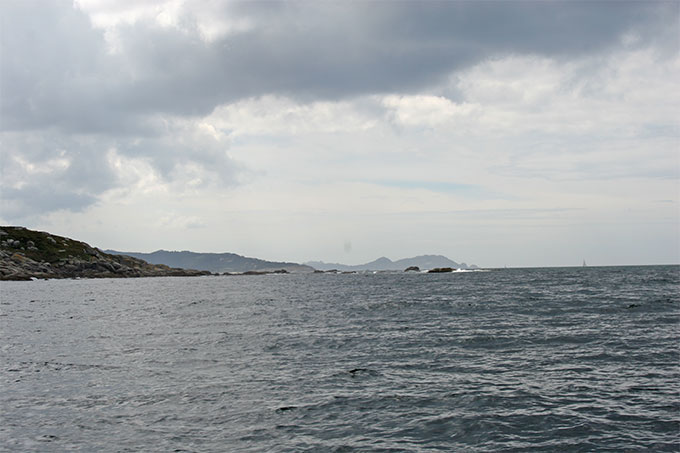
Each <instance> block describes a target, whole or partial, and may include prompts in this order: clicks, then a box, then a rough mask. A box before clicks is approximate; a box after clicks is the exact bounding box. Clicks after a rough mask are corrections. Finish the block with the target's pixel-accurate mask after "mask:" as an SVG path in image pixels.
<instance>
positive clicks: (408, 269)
mask: <svg viewBox="0 0 680 453" xmlns="http://www.w3.org/2000/svg"><path fill="white" fill-rule="evenodd" d="M404 272H420V268H419V267H418V266H409V267H407V268H406V269H404Z"/></svg>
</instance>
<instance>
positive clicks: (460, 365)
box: [0, 266, 680, 452]
mask: <svg viewBox="0 0 680 453" xmlns="http://www.w3.org/2000/svg"><path fill="white" fill-rule="evenodd" d="M0 298H1V299H0V340H1V344H0V365H1V369H0V377H1V384H0V451H7V452H15V451H18V452H47V451H49V452H52V451H57V452H59V451H69V452H70V451H85V452H139V451H145V452H150V451H158V452H317V451H318V452H354V451H358V452H359V451H360V452H387V451H389V452H431V451H432V452H434V451H454V452H455V451H461V452H499V451H512V452H524V451H560V452H562V451H574V452H581V451H583V452H585V451H588V452H590V451H612V452H638V451H639V452H643V451H644V452H649V451H652V452H663V451H675V452H677V451H680V266H639V267H634V266H631V267H574V268H532V269H495V270H486V271H477V272H454V273H448V274H427V273H403V272H399V273H397V272H395V273H375V274H373V273H362V274H305V275H295V274H289V275H261V276H245V275H244V276H221V277H218V276H209V277H168V278H139V279H92V280H87V279H83V280H39V281H30V282H2V283H0Z"/></svg>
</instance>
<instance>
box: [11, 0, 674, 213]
mask: <svg viewBox="0 0 680 453" xmlns="http://www.w3.org/2000/svg"><path fill="white" fill-rule="evenodd" d="M195 6H196V7H198V8H200V6H201V3H200V2H198V3H196V5H195ZM679 11H680V4H679V3H677V2H608V1H607V2H444V1H442V2H436V1H433V2H425V3H422V2H419V3H417V4H416V3H411V2H390V3H387V2H351V3H331V2H271V3H270V2H236V3H229V4H225V8H224V10H223V11H222V14H223V15H224V18H228V19H244V20H246V21H248V23H250V24H252V27H250V28H249V29H248V30H246V31H240V32H236V33H232V34H227V35H226V36H223V37H220V38H218V39H215V40H213V41H209V42H206V41H205V40H202V39H201V35H200V30H199V27H198V26H197V24H196V20H197V18H196V17H194V16H192V13H191V11H190V10H187V11H186V14H185V15H184V16H182V17H181V18H180V25H181V26H180V27H179V28H177V27H167V26H165V27H164V26H161V25H159V24H158V23H156V22H150V21H148V20H140V21H137V22H134V23H132V24H126V25H119V26H117V28H116V30H115V34H116V36H117V45H118V48H117V49H114V50H112V49H110V48H109V44H108V43H107V41H106V39H105V34H104V31H103V30H102V29H99V28H96V27H94V26H93V25H92V24H91V22H90V20H89V18H88V17H87V15H86V14H85V13H84V12H82V11H80V10H78V9H77V8H75V7H74V6H73V4H72V2H70V1H67V0H63V1H60V0H55V1H47V2H43V1H3V2H1V3H0V17H2V27H0V33H1V39H0V62H2V64H1V65H0V93H2V96H0V120H1V121H0V129H1V130H3V131H5V132H4V133H3V152H2V161H1V165H2V167H1V168H0V171H1V172H2V176H3V181H2V183H0V184H2V186H1V187H2V198H3V200H4V201H3V203H4V204H3V206H4V207H3V212H2V214H3V215H5V216H9V217H12V216H17V215H20V214H21V215H23V214H25V213H28V212H45V211H49V210H56V209H72V210H78V209H83V208H84V207H86V206H88V205H89V204H91V203H94V202H95V201H96V200H97V199H98V197H99V196H101V194H102V193H104V192H105V191H107V190H109V189H111V188H113V187H116V186H117V185H118V184H120V181H119V179H118V178H117V176H116V173H115V171H113V169H112V168H110V166H109V161H108V160H107V158H106V150H107V149H110V148H115V149H116V150H117V151H118V152H119V153H120V154H121V155H123V156H126V157H135V158H141V159H144V160H145V161H146V162H148V163H149V164H150V165H151V166H152V167H153V168H154V169H155V170H156V171H157V172H158V173H159V175H161V177H162V178H164V179H165V180H168V181H172V180H175V179H181V177H182V176H181V173H182V172H183V169H185V168H186V167H187V166H191V165H193V166H195V167H198V168H199V169H200V170H201V171H202V172H203V176H204V177H205V178H208V179H209V180H210V181H209V183H211V184H213V183H218V184H222V185H226V186H229V185H232V184H234V183H235V181H236V180H237V176H238V172H239V171H240V169H239V167H238V165H237V164H236V163H235V162H233V161H232V160H231V159H230V158H229V156H228V155H227V154H226V150H225V144H224V143H220V142H214V141H211V140H209V139H207V138H205V137H196V136H192V135H191V133H188V135H187V136H188V137H189V139H187V140H183V139H182V137H183V135H182V133H184V132H187V131H172V130H168V128H167V127H166V126H165V125H164V124H165V123H164V122H163V121H160V120H159V119H158V118H159V116H170V117H175V118H180V119H181V118H187V119H191V118H198V117H200V116H202V115H205V114H208V113H210V112H211V111H212V110H213V109H214V108H215V107H216V106H218V105H222V104H224V103H229V102H234V101H237V100H240V99H244V98H248V97H257V96H262V95H267V94H276V95H282V96H288V97H291V98H295V99H298V100H301V101H310V100H318V99H328V100H336V99H341V98H353V97H357V96H361V95H366V94H373V93H392V92H394V93H408V92H417V91H419V90H423V89H427V88H429V87H432V86H435V85H437V84H439V83H440V82H441V81H443V80H444V79H446V78H447V77H449V76H450V75H451V73H452V72H454V71H456V70H462V69H465V68H467V67H469V66H471V65H473V64H475V63H478V62H480V61H482V60H484V59H486V58H490V57H495V56H501V55H507V54H513V53H514V54H527V53H529V54H539V55H547V56H552V57H556V58H572V57H579V56H583V55H588V54H595V53H597V52H602V51H604V50H609V49H611V48H612V47H614V46H618V45H620V41H621V37H622V35H624V34H625V33H629V34H633V35H635V36H636V39H637V42H638V45H646V44H649V43H650V42H653V41H654V40H658V41H660V42H663V43H664V45H665V46H671V47H672V49H671V50H672V51H677V38H672V37H673V36H674V35H673V33H676V32H677V25H678V23H677V22H678V13H679ZM218 13H219V12H218ZM669 36H671V38H670V39H668V37H669ZM22 131H23V132H22ZM36 137H37V138H36ZM18 157H21V159H18ZM59 157H62V158H64V159H66V160H68V162H69V164H68V166H66V167H63V168H62V167H59V166H56V167H54V168H52V167H50V168H48V169H45V170H44V171H43V172H42V173H40V172H38V173H31V172H30V171H28V170H27V167H26V166H25V165H24V166H22V165H21V164H20V161H23V162H46V161H50V160H54V159H57V158H59ZM205 183H208V182H205ZM48 188H49V189H48Z"/></svg>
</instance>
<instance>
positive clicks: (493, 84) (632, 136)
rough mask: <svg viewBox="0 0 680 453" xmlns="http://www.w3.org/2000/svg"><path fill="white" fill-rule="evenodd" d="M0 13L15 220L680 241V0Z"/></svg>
mask: <svg viewBox="0 0 680 453" xmlns="http://www.w3.org/2000/svg"><path fill="white" fill-rule="evenodd" d="M0 13H1V18H2V28H1V33H2V35H1V41H0V128H1V130H2V132H1V135H0V140H1V145H0V146H1V147H2V154H1V156H0V177H1V179H0V190H1V192H0V196H1V204H0V220H2V222H3V223H10V224H21V225H25V226H28V227H34V228H42V229H46V230H49V231H53V232H55V233H59V234H64V235H67V236H71V237H75V238H78V239H83V240H86V241H88V242H91V243H93V244H94V245H97V246H100V247H103V248H118V249H124V250H133V249H134V250H137V251H152V250H155V249H157V248H166V249H192V250H197V251H215V252H219V251H233V252H236V253H243V254H247V255H251V256H258V257H262V258H269V259H285V260H297V261H305V260H313V259H323V260H327V261H332V260H334V261H343V262H348V263H356V262H361V261H368V260H371V259H374V258H376V257H378V256H380V255H388V256H390V257H391V258H394V259H397V258H402V257H405V256H410V255H414V254H422V253H441V254H446V255H448V256H450V257H451V258H453V259H455V260H465V261H468V262H477V263H479V264H481V265H487V266H502V265H505V264H507V265H509V266H510V265H568V264H577V263H579V262H580V261H581V260H582V259H584V258H585V259H587V260H588V261H589V262H591V263H592V264H634V263H640V264H650V263H671V262H679V261H680V242H679V237H680V230H679V228H680V227H679V210H678V178H679V176H680V161H679V157H678V156H679V153H678V151H679V150H680V147H679V144H680V139H679V130H678V117H679V116H678V114H679V113H680V92H679V89H678V85H677V80H680V58H679V55H678V46H679V42H678V41H679V38H678V36H679V33H680V25H679V24H680V19H679V17H680V3H678V2H417V3H416V2H389V3H388V2H349V3H344V2H343V3H341V2H335V3H331V2H220V1H208V2H206V1H195V2H191V1H175V0H173V1H157V2H156V1H146V2H140V1H120V0H119V1H107V0H80V1H76V2H75V3H72V2H69V1H62V2H60V1H35V2H32V1H15V2H12V1H4V2H2V3H0Z"/></svg>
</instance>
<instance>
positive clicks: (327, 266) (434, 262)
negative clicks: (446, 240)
mask: <svg viewBox="0 0 680 453" xmlns="http://www.w3.org/2000/svg"><path fill="white" fill-rule="evenodd" d="M305 264H306V265H308V266H311V267H313V268H314V269H318V270H320V271H329V270H333V269H337V270H339V271H403V270H404V269H406V268H408V267H411V266H418V267H419V268H420V269H422V270H426V269H434V268H442V267H451V268H455V269H475V268H476V267H477V266H475V265H474V264H472V265H470V266H468V265H467V264H465V263H456V262H455V261H452V260H450V259H448V258H447V257H445V256H442V255H421V256H415V257H413V258H404V259H401V260H397V261H392V260H390V259H389V258H385V257H384V256H383V257H381V258H378V259H377V260H375V261H371V262H370V263H366V264H357V265H353V266H349V265H346V264H340V263H325V262H323V261H309V262H307V263H305Z"/></svg>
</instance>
